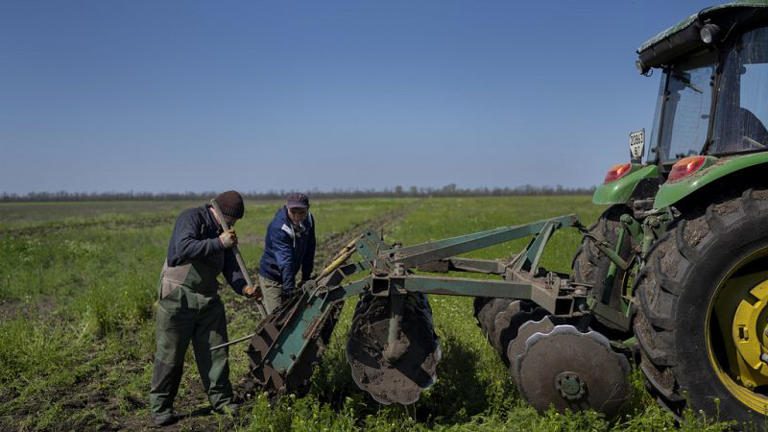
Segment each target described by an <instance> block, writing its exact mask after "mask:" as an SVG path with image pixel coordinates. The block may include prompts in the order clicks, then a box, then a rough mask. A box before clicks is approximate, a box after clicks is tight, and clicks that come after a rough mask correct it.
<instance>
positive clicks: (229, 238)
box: [219, 230, 237, 249]
mask: <svg viewBox="0 0 768 432" xmlns="http://www.w3.org/2000/svg"><path fill="white" fill-rule="evenodd" d="M219 241H220V242H221V245H222V246H224V249H231V248H232V247H234V246H235V245H237V234H235V230H227V231H224V232H223V233H221V235H219Z"/></svg>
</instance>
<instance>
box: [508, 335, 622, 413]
mask: <svg viewBox="0 0 768 432" xmlns="http://www.w3.org/2000/svg"><path fill="white" fill-rule="evenodd" d="M516 367H517V373H516V375H517V377H518V383H519V389H520V393H521V394H522V395H523V397H524V398H525V399H526V400H527V401H528V402H529V403H530V404H531V405H532V406H533V407H534V408H536V409H537V410H539V411H544V410H546V409H547V408H549V406H550V405H551V406H554V408H555V409H557V410H558V411H560V412H563V411H565V410H566V409H570V410H573V411H576V410H584V409H589V408H592V409H594V410H596V411H600V412H603V413H604V414H605V415H606V416H607V417H609V418H610V417H614V416H616V415H617V414H618V413H619V410H620V409H621V407H622V405H623V404H624V402H626V401H627V399H628V398H629V392H630V385H629V371H630V368H629V362H628V361H627V358H626V357H625V356H623V355H621V354H617V353H616V352H614V351H613V350H612V349H611V346H610V343H609V341H608V339H607V338H606V337H605V336H603V335H601V334H600V333H597V332H595V331H589V332H587V333H582V332H580V331H579V330H578V329H576V328H575V327H573V326H570V325H558V326H555V328H554V329H552V331H551V332H549V333H535V334H533V335H532V336H530V337H529V338H528V339H527V340H526V347H525V351H524V352H523V353H522V354H521V355H519V356H518V358H517V363H516Z"/></svg>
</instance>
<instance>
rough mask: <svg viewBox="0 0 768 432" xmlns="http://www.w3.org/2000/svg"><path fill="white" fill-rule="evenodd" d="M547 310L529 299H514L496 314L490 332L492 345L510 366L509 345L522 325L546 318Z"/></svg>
mask: <svg viewBox="0 0 768 432" xmlns="http://www.w3.org/2000/svg"><path fill="white" fill-rule="evenodd" d="M546 315H547V311H546V310H545V309H543V308H541V307H539V306H537V305H536V304H535V303H533V302H531V301H527V300H514V301H512V302H511V303H509V305H508V306H507V307H506V308H505V309H503V310H502V311H501V312H499V313H497V314H496V317H495V318H494V322H493V333H491V334H489V335H488V336H489V340H490V341H491V345H493V347H494V348H496V351H498V352H499V354H500V355H501V360H502V361H504V364H505V365H507V366H509V362H510V360H509V357H508V356H507V346H508V345H509V343H510V341H512V340H513V339H514V338H515V337H517V333H518V331H519V329H520V326H522V325H523V324H525V323H526V322H528V321H536V320H540V319H542V318H544V317H545V316H546Z"/></svg>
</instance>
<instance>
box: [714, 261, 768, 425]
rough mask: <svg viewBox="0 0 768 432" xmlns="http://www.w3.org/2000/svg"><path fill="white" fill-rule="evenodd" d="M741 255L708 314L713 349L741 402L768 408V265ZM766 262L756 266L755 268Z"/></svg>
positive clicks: (721, 373)
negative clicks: (751, 264)
mask: <svg viewBox="0 0 768 432" xmlns="http://www.w3.org/2000/svg"><path fill="white" fill-rule="evenodd" d="M766 256H768V251H766V250H763V251H760V252H758V253H755V254H752V255H750V256H748V257H747V258H745V259H743V260H741V261H740V262H739V263H738V264H737V265H736V266H735V267H734V268H733V269H732V271H731V272H730V274H729V276H728V277H726V278H725V279H724V281H723V282H722V283H720V284H719V287H718V289H717V292H716V295H715V296H714V300H713V304H712V305H711V307H710V308H709V311H710V313H709V314H708V316H707V323H706V340H707V355H708V357H709V360H710V362H711V364H712V366H713V369H714V371H715V374H716V375H717V377H718V378H719V380H720V382H722V383H723V385H724V386H725V387H726V388H727V389H728V391H729V392H730V393H731V394H732V395H733V396H735V397H736V399H738V400H739V401H740V402H741V403H743V404H744V405H746V406H748V407H749V408H750V409H752V410H754V411H757V412H759V413H766V412H768V268H766V267H765V266H762V265H758V266H749V267H748V264H750V263H754V262H755V260H757V259H759V258H765V257H766ZM753 267H755V268H760V269H759V270H754V271H750V269H751V268H753Z"/></svg>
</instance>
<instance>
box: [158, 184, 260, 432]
mask: <svg viewBox="0 0 768 432" xmlns="http://www.w3.org/2000/svg"><path fill="white" fill-rule="evenodd" d="M215 200H216V203H217V204H218V206H219V208H220V209H221V212H222V213H223V215H221V217H222V218H223V219H224V220H223V221H221V220H219V216H218V215H217V213H216V212H215V211H214V209H213V208H212V207H211V206H210V205H205V206H202V207H198V208H192V209H188V210H185V211H184V212H182V213H181V215H180V216H179V217H178V219H177V220H176V225H175V226H174V228H173V234H172V236H171V240H170V243H169V245H168V254H167V256H166V261H165V264H164V265H163V270H162V273H161V277H160V286H159V288H158V307H157V351H156V353H155V364H154V371H153V373H152V389H151V390H150V393H149V404H150V409H151V411H152V418H153V420H154V422H155V423H156V424H157V425H160V426H164V425H168V424H171V423H174V422H175V421H176V416H175V414H174V412H173V399H174V398H175V397H176V393H177V391H178V389H179V384H180V382H181V375H182V369H183V367H184V355H185V353H186V351H187V347H188V346H189V343H190V341H191V342H192V347H193V348H194V351H195V361H196V363H197V369H198V371H199V372H200V378H201V379H202V381H203V387H204V388H205V391H206V392H207V394H208V399H209V401H210V403H211V406H212V407H213V409H214V410H215V411H217V412H230V413H233V411H236V410H237V407H238V406H237V404H235V402H234V400H233V394H232V385H231V384H230V382H229V361H228V351H227V349H226V348H224V349H219V350H216V351H210V348H211V347H212V346H215V345H219V344H222V343H226V342H227V320H226V317H225V314H224V304H223V303H222V302H221V299H220V298H219V295H218V292H217V291H218V288H219V284H218V282H217V280H216V277H217V276H218V275H219V274H223V275H224V278H225V279H226V281H227V283H228V284H229V285H230V286H231V287H232V288H233V289H234V290H235V292H237V293H238V294H241V295H247V296H252V295H255V294H256V290H255V289H254V288H253V287H249V286H246V282H245V278H244V277H243V274H242V273H241V272H240V269H239V268H238V265H237V262H236V260H235V256H234V254H233V252H232V247H233V246H235V245H236V244H237V235H236V234H235V232H234V230H228V231H224V230H223V228H222V226H223V225H224V224H223V222H227V223H228V224H229V226H232V225H233V224H234V223H235V222H236V221H237V220H238V219H240V218H242V217H243V213H244V212H245V208H244V205H243V198H242V197H241V196H240V194H239V193H237V192H235V191H228V192H224V193H222V194H220V195H218V196H217V197H216V198H215Z"/></svg>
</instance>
